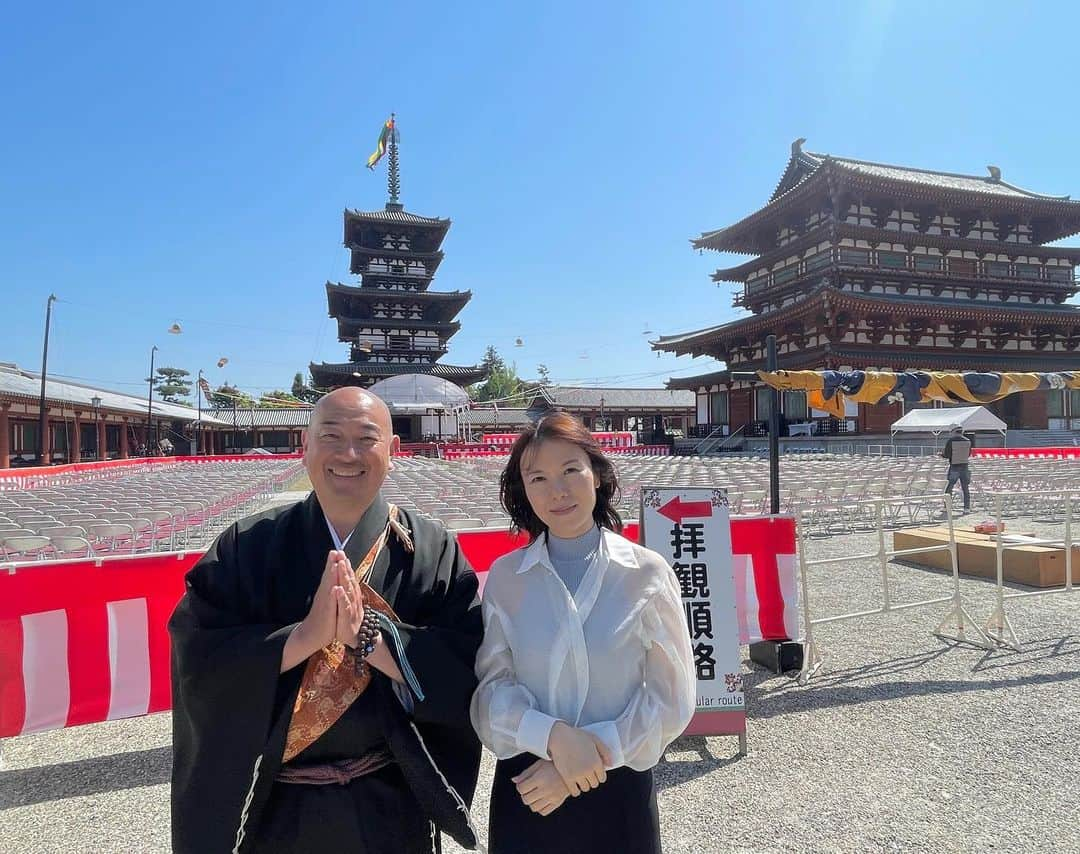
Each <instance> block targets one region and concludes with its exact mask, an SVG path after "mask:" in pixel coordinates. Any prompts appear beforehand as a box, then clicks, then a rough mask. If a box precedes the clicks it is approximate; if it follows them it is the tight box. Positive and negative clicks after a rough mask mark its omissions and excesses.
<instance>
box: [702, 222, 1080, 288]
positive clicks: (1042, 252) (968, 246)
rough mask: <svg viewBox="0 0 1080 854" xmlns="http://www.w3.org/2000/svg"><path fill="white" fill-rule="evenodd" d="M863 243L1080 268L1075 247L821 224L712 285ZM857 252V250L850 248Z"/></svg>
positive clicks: (724, 270)
mask: <svg viewBox="0 0 1080 854" xmlns="http://www.w3.org/2000/svg"><path fill="white" fill-rule="evenodd" d="M845 237H848V238H851V239H855V240H865V241H867V242H868V243H873V244H877V243H903V244H910V245H912V246H933V247H936V248H938V249H958V250H963V251H967V252H976V253H980V254H983V255H1013V256H1020V255H1026V256H1029V257H1034V258H1043V259H1048V258H1063V259H1066V260H1069V261H1073V262H1075V263H1078V264H1080V247H1077V246H1040V245H1037V244H1034V243H998V242H995V241H993V240H971V239H968V238H966V237H945V236H944V235H940V234H924V233H922V232H918V231H892V230H891V229H887V228H873V227H871V226H866V225H854V224H853V223H837V224H835V225H833V224H831V223H823V224H822V225H819V226H815V227H814V228H812V229H811V230H810V231H808V232H806V234H804V235H802V236H801V237H799V238H798V239H796V240H793V241H791V242H790V243H785V244H784V245H783V246H780V247H777V248H775V249H773V250H771V251H769V252H766V253H765V254H764V255H760V256H758V257H757V258H754V259H753V260H751V261H746V262H745V263H743V264H739V265H737V266H735V267H721V268H720V269H718V270H717V271H716V272H715V273H713V274H712V280H713V281H714V282H742V281H745V280H746V277H747V276H749V275H750V274H751V273H753V272H756V271H757V270H760V269H762V268H763V267H772V265H773V264H775V263H776V262H777V261H782V260H783V259H785V258H788V257H790V256H792V255H797V254H799V253H801V252H803V251H805V250H806V249H809V248H810V247H811V246H815V245H817V244H818V243H824V242H825V241H834V240H835V241H839V240H840V239H842V238H845ZM851 248H856V247H851Z"/></svg>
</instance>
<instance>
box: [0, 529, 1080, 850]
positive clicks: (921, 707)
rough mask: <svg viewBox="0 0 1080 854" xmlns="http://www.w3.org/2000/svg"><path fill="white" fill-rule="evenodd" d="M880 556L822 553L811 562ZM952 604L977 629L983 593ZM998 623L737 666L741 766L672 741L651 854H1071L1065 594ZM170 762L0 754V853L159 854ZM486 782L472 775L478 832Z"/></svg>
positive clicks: (485, 773)
mask: <svg viewBox="0 0 1080 854" xmlns="http://www.w3.org/2000/svg"><path fill="white" fill-rule="evenodd" d="M1014 525H1015V526H1021V527H1031V528H1040V529H1044V530H1045V527H1044V526H1039V525H1030V524H1026V523H1020V522H1016V523H1014ZM1016 529H1019V527H1016ZM875 545H876V536H875V535H873V534H856V535H848V536H836V537H832V538H829V539H822V540H815V541H812V542H811V544H810V546H809V554H810V556H811V557H824V556H833V555H839V554H855V553H859V552H865V551H871V550H872V549H873V548H874V547H875ZM890 572H891V577H892V584H893V592H894V596H895V597H897V599H898V600H899V599H901V598H906V599H909V600H910V599H916V598H928V597H932V596H935V595H939V594H945V595H947V594H948V592H949V586H950V581H949V579H948V577H946V576H944V575H942V574H939V573H936V572H931V571H926V570H921V569H915V568H912V567H904V566H894V567H893V568H892V569H891V571H890ZM878 578H879V574H878V570H877V567H876V566H875V565H874V563H873V562H872V561H866V560H863V561H857V562H854V563H851V564H844V565H839V566H833V567H829V568H827V569H822V570H820V571H817V572H814V573H812V576H811V580H810V586H811V604H812V606H813V607H814V609H815V612H816V614H817V615H818V616H823V615H825V614H827V613H842V612H845V611H850V610H854V609H857V608H868V607H873V602H874V596H875V595H876V591H877V590H878ZM962 589H963V596H964V599H965V602H967V603H968V604H969V606H970V609H971V611H972V613H973V615H974V616H975V617H976V618H977V620H978V621H979V622H980V623H981V622H982V621H983V620H984V619H985V618H986V616H987V615H988V614H989V612H990V608H991V607H992V604H993V586H992V585H991V584H989V583H988V582H984V581H979V580H970V581H969V580H965V581H964V582H963V586H962ZM1008 608H1009V615H1010V617H1011V618H1012V620H1013V623H1014V625H1015V627H1016V630H1017V633H1018V635H1019V636H1020V639H1021V641H1022V642H1023V649H1022V651H1021V652H1013V651H1009V650H1002V651H994V652H988V651H986V650H983V649H980V648H977V647H975V646H972V645H964V644H956V643H954V642H951V641H942V640H939V639H937V638H935V637H934V636H933V635H932V634H931V631H932V629H933V628H934V627H935V626H936V625H937V623H938V622H939V620H940V619H941V617H942V616H943V613H944V609H943V608H942V607H941V606H933V607H930V608H927V609H925V610H913V611H906V612H902V613H897V614H892V615H888V616H880V617H872V618H868V619H866V620H862V621H860V622H855V623H845V624H833V625H829V626H825V627H822V628H821V629H819V631H818V641H819V643H820V645H821V648H822V651H823V652H824V653H825V654H826V655H827V656H828V657H827V660H826V662H825V665H824V666H823V668H822V670H821V672H820V673H819V675H818V676H817V678H815V679H814V680H812V681H811V682H810V683H809V684H808V685H807V686H805V687H801V686H799V685H798V684H796V683H794V682H793V681H792V680H790V679H788V678H787V677H781V676H775V675H772V674H768V673H764V672H762V671H760V670H757V669H756V668H752V667H751V666H750V665H749V664H746V665H744V670H745V672H746V681H747V686H748V689H747V690H748V706H749V716H750V720H749V741H750V754H749V755H748V756H747V757H745V758H739V757H738V756H737V755H736V742H735V739H734V738H696V739H683V740H681V741H679V742H676V744H675V745H674V746H673V747H672V749H671V750H669V752H668V754H667V757H666V759H665V761H664V762H663V763H662V764H661V765H660V767H659V768H658V772H657V773H658V779H659V785H660V810H661V817H662V821H663V836H664V847H665V851H667V852H669V854H675V853H676V852H688V854H689V852H694V854H696V852H809V851H814V852H817V851H822V852H831V851H844V852H847V851H851V852H864V851H928V852H930V851H932V852H983V851H1008V852H1026V851H1032V852H1035V851H1039V852H1077V851H1080V821H1078V818H1080V806H1078V804H1080V748H1078V746H1077V745H1078V744H1080V740H1078V739H1077V735H1076V731H1077V727H1078V725H1080V678H1078V677H1080V592H1076V593H1073V594H1072V595H1068V596H1066V595H1054V596H1047V597H1039V598H1034V599H1026V600H1017V601H1015V602H1013V603H1010V604H1009V606H1008ZM169 761H170V754H169V719H168V715H165V714H161V715H154V716H151V717H147V718H139V719H133V720H130V721H118V722H111V723H106V724H98V725H94V726H87V727H80V728H76V729H71V730H62V731H57V732H50V733H41V734H37V735H34V736H28V737H24V738H17V739H10V740H8V741H7V742H6V743H4V744H3V754H2V759H0V850H2V851H3V852H5V854H17V852H34V854H38V853H39V852H40V854H45V852H61V851H63V852H67V851H72V852H74V851H78V852H125V854H126V853H127V852H157V851H167V850H168V821H169V808H168V786H167V780H168V773H169ZM491 770H492V763H491V761H490V757H485V762H484V767H483V769H482V776H481V784H480V793H479V795H478V798H477V803H476V808H475V813H476V816H477V819H478V823H479V824H481V825H482V824H483V823H484V816H485V813H486V809H487V789H488V786H489V785H490V778H491ZM449 850H457V849H456V848H454V847H453V846H450V847H449Z"/></svg>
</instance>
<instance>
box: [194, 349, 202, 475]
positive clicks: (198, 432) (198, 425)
mask: <svg viewBox="0 0 1080 854" xmlns="http://www.w3.org/2000/svg"><path fill="white" fill-rule="evenodd" d="M202 375H203V372H202V370H201V369H200V370H199V378H198V380H197V381H196V383H195V387H196V390H195V399H196V400H197V401H198V402H199V417H198V419H197V420H196V421H195V456H199V454H201V453H202V384H203V376H202Z"/></svg>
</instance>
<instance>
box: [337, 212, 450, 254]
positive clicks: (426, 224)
mask: <svg viewBox="0 0 1080 854" xmlns="http://www.w3.org/2000/svg"><path fill="white" fill-rule="evenodd" d="M449 230H450V220H448V219H442V218H440V217H428V216H420V215H419V214H414V213H409V212H408V211H406V210H404V209H403V208H401V206H400V205H395V204H393V203H390V204H388V205H387V206H386V208H385V209H384V210H381V211H356V210H350V209H348V208H346V209H345V216H344V242H345V245H346V246H353V245H369V244H368V240H371V239H372V238H375V237H377V236H379V235H382V234H387V233H394V234H396V233H399V232H405V233H407V234H410V235H413V239H414V240H417V239H419V240H420V241H421V242H422V243H423V244H425V245H424V247H423V248H424V249H430V250H435V249H438V248H439V246H440V245H441V244H442V242H443V239H444V238H445V237H446V232H447V231H449ZM375 243H381V241H375Z"/></svg>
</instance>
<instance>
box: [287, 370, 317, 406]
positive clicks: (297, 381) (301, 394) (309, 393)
mask: <svg viewBox="0 0 1080 854" xmlns="http://www.w3.org/2000/svg"><path fill="white" fill-rule="evenodd" d="M292 396H293V397H295V398H296V399H297V400H302V401H304V402H305V403H315V401H317V400H318V399H319V394H318V392H316V391H315V389H313V388H312V387H311V385H310V383H305V382H304V375H303V374H301V373H300V372H299V371H297V372H296V376H295V377H293V381H292Z"/></svg>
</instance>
